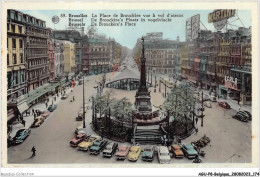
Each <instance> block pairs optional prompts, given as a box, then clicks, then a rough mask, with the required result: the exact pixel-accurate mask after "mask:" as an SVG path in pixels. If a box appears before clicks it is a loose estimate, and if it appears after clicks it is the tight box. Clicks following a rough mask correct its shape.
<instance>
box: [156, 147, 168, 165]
mask: <svg viewBox="0 0 260 177" xmlns="http://www.w3.org/2000/svg"><path fill="white" fill-rule="evenodd" d="M158 159H159V163H170V161H171V157H170V153H169V150H168V148H167V147H165V146H159V147H158Z"/></svg>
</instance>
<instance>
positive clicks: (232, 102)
mask: <svg viewBox="0 0 260 177" xmlns="http://www.w3.org/2000/svg"><path fill="white" fill-rule="evenodd" d="M164 77H168V76H167V75H166V76H165V75H164ZM169 79H170V80H173V81H174V82H175V81H176V80H175V79H173V78H169ZM199 90H200V92H201V91H203V93H204V94H206V95H208V96H209V90H205V89H199ZM217 101H218V102H219V101H225V102H227V103H228V104H229V105H230V106H231V109H233V110H235V111H239V105H238V104H237V101H236V100H232V99H223V98H217ZM240 110H241V111H248V112H250V113H252V107H251V106H247V105H241V108H240Z"/></svg>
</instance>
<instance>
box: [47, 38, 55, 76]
mask: <svg viewBox="0 0 260 177" xmlns="http://www.w3.org/2000/svg"><path fill="white" fill-rule="evenodd" d="M47 55H48V63H49V71H50V78H49V80H50V81H52V80H53V79H54V78H55V49H54V40H52V39H48V51H47Z"/></svg>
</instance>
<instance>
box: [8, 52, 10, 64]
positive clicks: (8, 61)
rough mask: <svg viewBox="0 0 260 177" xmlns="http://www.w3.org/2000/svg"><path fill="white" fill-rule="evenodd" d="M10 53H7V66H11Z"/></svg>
mask: <svg viewBox="0 0 260 177" xmlns="http://www.w3.org/2000/svg"><path fill="white" fill-rule="evenodd" d="M9 64H10V63H9V54H7V66H9Z"/></svg>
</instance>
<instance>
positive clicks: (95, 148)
mask: <svg viewBox="0 0 260 177" xmlns="http://www.w3.org/2000/svg"><path fill="white" fill-rule="evenodd" d="M106 145H107V141H106V140H102V141H99V142H98V141H96V142H94V143H93V145H92V146H91V147H90V148H89V151H90V154H94V155H97V154H99V153H100V152H101V151H102V150H103V149H104V148H105V147H106Z"/></svg>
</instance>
